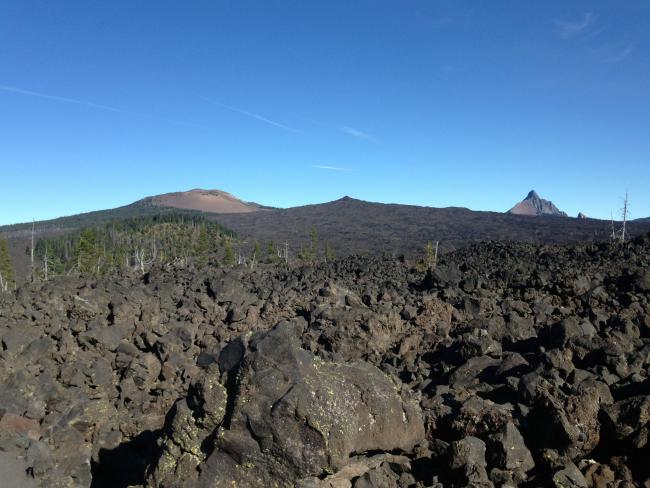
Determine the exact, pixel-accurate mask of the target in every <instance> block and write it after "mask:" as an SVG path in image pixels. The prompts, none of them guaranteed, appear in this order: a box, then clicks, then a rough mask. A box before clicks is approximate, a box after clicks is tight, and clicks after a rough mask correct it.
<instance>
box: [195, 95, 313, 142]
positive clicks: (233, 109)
mask: <svg viewBox="0 0 650 488" xmlns="http://www.w3.org/2000/svg"><path fill="white" fill-rule="evenodd" d="M201 98H202V99H203V100H205V101H206V102H209V103H211V104H213V105H216V106H217V107H221V108H225V109H226V110H230V111H231V112H235V113H238V114H241V115H245V116H247V117H250V118H251V119H255V120H257V121H259V122H264V123H265V124H269V125H272V126H274V127H277V128H279V129H284V130H286V131H289V132H293V133H297V134H300V133H302V131H301V130H300V129H295V128H294V127H289V126H288V125H284V124H281V123H280V122H276V121H275V120H271V119H267V118H266V117H263V116H261V115H260V114H256V113H254V112H249V111H247V110H242V109H241V108H237V107H232V106H230V105H226V104H225V103H221V102H217V101H216V100H212V99H210V98H207V97H201Z"/></svg>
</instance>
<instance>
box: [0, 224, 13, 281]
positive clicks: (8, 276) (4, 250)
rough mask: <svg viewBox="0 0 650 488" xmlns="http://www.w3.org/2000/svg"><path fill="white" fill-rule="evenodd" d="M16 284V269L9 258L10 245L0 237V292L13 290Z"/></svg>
mask: <svg viewBox="0 0 650 488" xmlns="http://www.w3.org/2000/svg"><path fill="white" fill-rule="evenodd" d="M14 283H15V282H14V268H13V266H12V264H11V257H10V256H9V245H8V244H7V239H5V237H4V236H2V235H0V292H2V291H8V290H9V289H10V288H13V286H14Z"/></svg>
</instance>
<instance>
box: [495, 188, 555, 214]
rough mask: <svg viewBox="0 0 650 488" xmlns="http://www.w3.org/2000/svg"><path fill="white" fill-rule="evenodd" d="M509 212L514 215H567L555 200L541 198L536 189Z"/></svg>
mask: <svg viewBox="0 0 650 488" xmlns="http://www.w3.org/2000/svg"><path fill="white" fill-rule="evenodd" d="M507 213H509V214H514V215H531V216H540V215H552V216H554V217H567V216H568V215H567V214H566V212H562V211H561V210H560V209H559V208H557V207H556V206H555V205H554V204H553V202H551V201H549V200H544V199H543V198H541V197H540V196H539V195H538V194H537V192H536V191H535V190H531V191H530V192H529V193H528V195H527V196H526V198H524V199H523V200H522V201H521V202H519V203H518V204H517V205H515V206H514V207H512V208H511V209H510V210H508V212H507Z"/></svg>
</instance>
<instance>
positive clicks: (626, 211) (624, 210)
mask: <svg viewBox="0 0 650 488" xmlns="http://www.w3.org/2000/svg"><path fill="white" fill-rule="evenodd" d="M629 212H630V207H629V200H628V196H627V192H625V199H624V200H623V208H621V217H623V227H622V228H621V242H625V232H626V227H627V217H628V215H629Z"/></svg>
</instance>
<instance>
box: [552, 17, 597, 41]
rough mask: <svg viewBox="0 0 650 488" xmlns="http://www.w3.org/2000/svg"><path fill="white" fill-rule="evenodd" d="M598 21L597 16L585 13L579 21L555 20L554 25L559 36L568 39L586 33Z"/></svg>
mask: <svg viewBox="0 0 650 488" xmlns="http://www.w3.org/2000/svg"><path fill="white" fill-rule="evenodd" d="M596 20H598V15H596V14H594V13H591V12H587V13H586V14H585V15H584V18H583V19H582V20H579V21H566V20H556V21H555V25H556V26H557V28H558V29H559V30H560V35H561V36H562V37H564V38H569V37H572V36H575V35H578V34H581V33H583V32H586V31H587V30H588V29H589V28H590V27H591V26H593V25H594V23H595V22H596Z"/></svg>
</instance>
